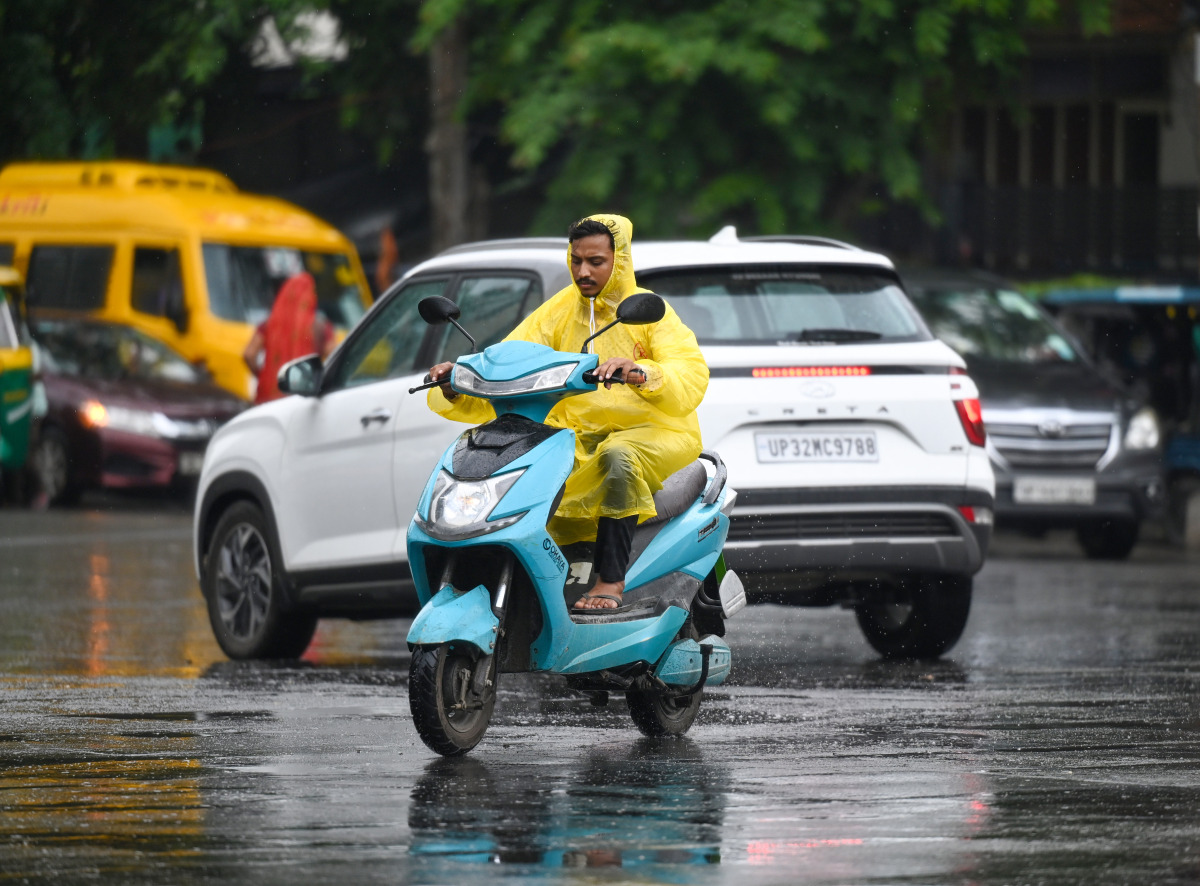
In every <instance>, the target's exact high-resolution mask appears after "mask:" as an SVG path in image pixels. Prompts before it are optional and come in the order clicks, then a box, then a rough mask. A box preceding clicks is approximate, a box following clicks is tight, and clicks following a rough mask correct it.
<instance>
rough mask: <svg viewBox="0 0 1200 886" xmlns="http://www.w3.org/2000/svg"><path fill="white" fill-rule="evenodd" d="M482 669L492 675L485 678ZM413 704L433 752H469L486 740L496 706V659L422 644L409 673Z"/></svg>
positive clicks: (419, 728) (417, 722) (419, 730)
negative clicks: (489, 723) (480, 671)
mask: <svg viewBox="0 0 1200 886" xmlns="http://www.w3.org/2000/svg"><path fill="white" fill-rule="evenodd" d="M472 653H473V654H472ZM480 668H486V669H487V671H488V673H487V674H486V676H483V677H482V678H480V677H481V675H479V674H478V671H479V669H480ZM408 704H409V708H410V709H411V710H412V717H413V725H414V726H416V727H417V734H418V735H420V736H421V741H423V742H425V744H426V745H428V746H429V748H430V750H433V751H437V752H438V753H439V754H441V755H442V756H445V757H457V756H460V755H462V754H465V753H466V752H467V751H469V750H471V748H473V747H475V745H477V744H479V741H480V739H482V738H483V734H484V733H485V732H486V731H487V727H488V722H489V721H490V720H491V719H492V709H493V708H494V707H495V706H496V674H495V670H494V659H493V657H492V656H490V655H489V656H482V655H480V654H479V653H478V652H477V651H476V650H474V649H471V648H470V647H467V648H463V649H459V648H455V647H454V646H451V645H449V644H443V645H441V646H418V647H417V648H416V649H414V650H413V657H412V665H411V666H410V667H409V671H408Z"/></svg>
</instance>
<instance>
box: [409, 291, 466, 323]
mask: <svg viewBox="0 0 1200 886" xmlns="http://www.w3.org/2000/svg"><path fill="white" fill-rule="evenodd" d="M417 311H419V312H420V314H421V319H422V320H424V321H425V322H426V323H428V324H429V325H431V326H436V325H437V324H439V323H445V322H446V321H448V320H457V319H458V316H459V314H460V313H461V312H460V311H459V310H458V305H456V304H455V303H454V302H452V301H450V299H448V298H446V297H445V296H444V295H432V296H430V297H429V298H423V299H421V300H420V301H419V302H417Z"/></svg>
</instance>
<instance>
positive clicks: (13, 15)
mask: <svg viewBox="0 0 1200 886" xmlns="http://www.w3.org/2000/svg"><path fill="white" fill-rule="evenodd" d="M1109 2H1110V0H1074V2H1071V3H1066V2H1060V0H908V2H900V0H649V2H645V3H614V2H611V0H572V2H570V3H563V2H560V0H189V2H187V3H179V2H175V0H138V2H136V3H133V2H129V0H123V2H119V0H8V2H7V3H6V4H4V5H3V6H0V35H2V36H3V38H4V46H5V52H4V53H3V54H0V154H3V156H4V157H16V156H32V157H66V156H103V155H111V154H113V153H121V154H127V155H128V154H132V155H138V154H140V153H141V152H142V151H143V150H144V147H145V138H146V131H147V128H148V127H152V126H154V125H156V124H160V125H161V124H170V123H179V122H181V121H187V120H190V119H198V115H199V114H200V113H201V112H202V109H203V106H204V102H205V101H213V100H215V99H214V97H212V96H207V94H206V90H207V89H208V88H209V87H210V85H211V84H213V83H214V82H216V79H217V76H218V74H219V73H220V72H221V71H222V69H224V68H225V66H226V64H227V62H228V60H229V58H230V54H231V53H233V52H237V51H239V50H240V49H241V48H244V47H245V46H246V44H247V43H248V41H249V40H250V39H251V37H252V36H253V34H254V33H255V32H256V30H257V28H258V25H259V23H260V22H261V20H262V18H263V17H264V16H266V15H273V16H275V18H276V19H277V21H279V22H280V24H281V26H282V27H283V28H285V29H286V28H288V27H289V26H294V23H295V21H296V17H297V15H299V14H300V13H303V12H306V11H312V10H329V11H332V12H333V13H334V14H335V15H337V16H338V18H339V19H340V20H341V22H342V25H343V28H344V35H345V37H346V39H347V41H348V43H349V45H350V48H351V53H350V56H349V58H348V59H347V60H346V61H344V62H341V63H337V64H326V65H316V66H314V70H317V71H318V72H319V73H320V74H321V75H322V80H321V82H322V83H323V84H324V85H325V87H326V88H333V89H335V90H336V91H337V93H338V94H339V95H340V96H341V98H342V102H343V109H344V110H343V121H344V123H345V125H347V126H350V127H354V128H356V129H358V130H360V131H362V132H364V133H367V134H369V135H371V136H372V137H373V138H374V139H375V141H376V144H377V145H378V146H379V150H378V152H377V153H378V156H379V161H380V162H381V163H387V162H390V161H391V160H392V159H393V158H394V157H395V156H396V155H397V153H398V151H397V149H396V146H397V145H400V144H402V143H405V142H406V143H408V145H411V144H413V143H414V142H418V143H419V142H423V141H424V140H425V130H426V129H427V128H428V126H429V119H430V115H429V109H428V103H429V98H428V72H427V68H426V66H425V64H424V60H423V58H422V56H423V55H424V54H426V53H428V52H429V51H430V50H431V47H432V46H434V44H435V39H436V38H437V36H438V35H439V34H440V33H442V32H443V31H444V29H445V28H447V27H448V26H449V24H450V23H452V22H456V21H459V22H465V23H466V27H467V33H468V35H469V40H470V44H469V45H470V59H471V62H470V65H471V67H470V77H469V87H468V89H467V91H466V93H465V94H464V95H463V96H462V101H461V105H460V108H459V113H460V114H461V115H462V118H463V119H464V120H466V121H467V122H468V124H469V128H470V131H471V133H472V138H473V140H474V141H473V144H474V148H473V150H474V152H475V153H476V154H477V155H479V156H484V157H485V159H487V160H488V161H489V162H490V167H489V175H490V177H491V178H492V182H491V184H492V187H493V189H496V188H499V187H503V186H504V184H505V181H509V182H511V181H521V180H525V181H528V180H531V179H533V178H535V177H536V178H537V179H538V180H545V181H547V182H548V184H547V186H546V189H545V193H544V198H543V199H542V200H541V201H540V205H541V208H540V212H539V214H538V217H537V221H536V223H535V225H534V227H535V230H538V231H555V232H559V231H561V229H562V226H563V223H564V222H563V220H564V219H570V218H573V217H577V216H579V215H582V214H585V213H588V212H594V211H600V210H606V211H621V212H625V213H627V214H629V215H630V216H631V217H633V218H635V219H636V220H637V223H638V231H639V233H640V234H641V235H647V234H650V235H655V234H679V233H685V232H690V233H704V232H711V231H712V230H713V229H714V227H715V226H716V225H717V224H720V223H723V222H729V221H732V222H736V223H738V224H739V225H740V226H742V227H743V228H746V229H750V230H758V231H783V230H799V229H806V230H814V229H820V228H821V227H823V226H824V227H828V226H836V225H837V224H838V222H839V220H843V221H844V220H846V219H849V218H851V217H853V216H854V215H856V214H859V213H862V212H864V211H869V210H870V209H871V207H872V206H873V205H878V204H879V203H880V201H884V200H907V201H912V202H915V203H917V204H918V205H920V204H922V203H923V170H922V168H921V161H920V158H921V157H922V148H923V146H924V145H925V144H927V142H928V139H929V138H930V136H931V134H932V133H934V132H936V131H937V127H938V124H939V121H940V120H941V119H942V117H943V116H944V114H945V113H946V111H947V110H948V109H949V108H951V107H952V106H953V105H954V104H955V103H956V102H961V101H965V100H970V99H972V98H973V97H976V98H977V97H980V96H988V97H994V96H996V95H998V94H1003V93H1002V92H1001V91H1000V90H1002V89H1003V88H1004V86H1005V85H1006V83H1007V82H1008V81H1007V80H1006V78H1008V77H1010V76H1011V75H1012V74H1013V73H1014V72H1015V71H1016V70H1017V66H1018V64H1019V62H1020V60H1021V59H1022V57H1023V56H1024V54H1025V52H1026V47H1027V37H1028V34H1029V33H1030V31H1031V30H1032V29H1037V28H1048V27H1063V28H1068V29H1070V30H1071V31H1073V32H1074V33H1079V31H1080V29H1083V30H1084V31H1096V30H1102V29H1103V28H1104V27H1105V24H1106V22H1107V21H1108V7H1109ZM408 155H409V156H411V151H409V152H408Z"/></svg>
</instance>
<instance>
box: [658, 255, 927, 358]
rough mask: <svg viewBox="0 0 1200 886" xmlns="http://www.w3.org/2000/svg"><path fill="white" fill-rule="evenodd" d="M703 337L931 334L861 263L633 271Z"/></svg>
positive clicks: (804, 339) (893, 289)
mask: <svg viewBox="0 0 1200 886" xmlns="http://www.w3.org/2000/svg"><path fill="white" fill-rule="evenodd" d="M638 283H640V284H641V285H642V286H645V287H646V288H648V289H652V290H654V291H655V292H657V293H658V294H659V295H661V296H663V297H665V298H666V299H667V301H669V302H670V304H671V307H673V308H674V309H675V311H676V312H677V313H678V314H679V316H680V318H681V319H682V320H683V322H684V323H686V324H687V325H688V327H689V328H690V329H691V330H692V331H693V332H694V333H696V338H697V339H698V340H699V341H700V342H701V343H704V344H714V345H740V344H752V343H753V344H761V343H763V342H772V343H775V342H778V343H781V344H782V343H794V344H835V345H836V344H850V343H855V342H884V341H887V342H894V341H925V340H928V339H929V338H931V336H930V335H929V332H928V330H926V329H925V326H924V324H923V323H922V322H921V319H920V316H919V315H918V314H917V312H916V311H915V310H913V308H912V306H911V305H910V304H909V301H908V298H907V297H906V296H905V295H904V292H903V290H901V288H900V286H899V284H898V283H897V282H896V280H895V278H893V277H890V276H888V275H886V274H881V273H877V272H874V271H872V270H870V269H862V268H844V267H839V268H826V267H810V266H805V267H796V266H788V265H782V266H755V267H746V266H741V267H722V268H689V269H687V270H673V271H659V272H646V273H639V274H638Z"/></svg>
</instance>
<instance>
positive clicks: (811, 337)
mask: <svg viewBox="0 0 1200 886" xmlns="http://www.w3.org/2000/svg"><path fill="white" fill-rule="evenodd" d="M878 338H883V334H882V333H879V332H872V331H871V330H870V329H801V330H800V331H799V332H789V333H788V334H787V340H788V341H835V342H836V341H874V340H875V339H878Z"/></svg>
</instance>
